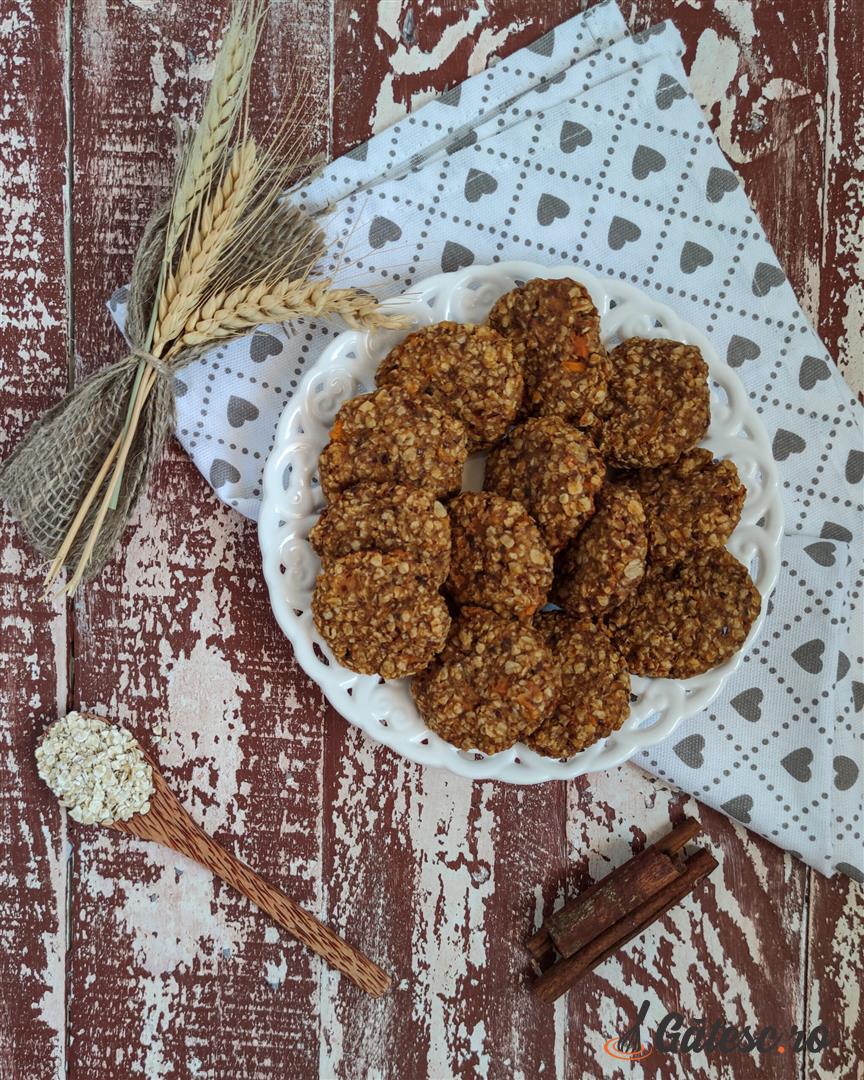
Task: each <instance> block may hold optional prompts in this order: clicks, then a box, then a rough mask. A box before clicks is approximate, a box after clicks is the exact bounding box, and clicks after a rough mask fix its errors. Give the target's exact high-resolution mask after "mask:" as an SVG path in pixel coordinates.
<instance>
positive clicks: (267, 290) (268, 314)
mask: <svg viewBox="0 0 864 1080" xmlns="http://www.w3.org/2000/svg"><path fill="white" fill-rule="evenodd" d="M323 315H339V316H340V317H341V318H342V319H343V320H344V321H345V322H346V323H347V324H348V325H349V326H353V327H357V328H359V327H367V328H369V327H381V328H387V329H400V328H402V327H404V326H405V325H406V320H405V318H404V317H403V316H402V315H398V314H385V313H383V312H382V311H381V310H380V308H379V306H378V302H377V300H375V298H374V297H372V296H369V295H367V294H365V293H360V292H357V291H356V290H355V289H334V288H332V282H331V281H330V279H329V278H322V279H320V280H315V281H309V280H307V279H301V280H297V281H282V282H276V283H273V284H271V283H268V282H266V281H265V282H263V283H261V284H259V285H241V286H239V287H238V288H236V289H233V290H232V291H231V292H227V293H225V292H223V293H219V294H217V295H216V296H214V297H212V299H210V300H208V301H207V302H206V303H205V304H203V305H202V306H201V308H199V310H198V311H196V312H195V313H194V314H193V315H191V316H190V317H189V319H188V320H187V322H186V327H185V330H184V332H183V334H182V336H180V337H179V338H178V339H177V341H176V343H175V345H174V347H173V348H172V350H171V351H172V352H174V351H175V350H177V351H179V350H181V349H189V348H194V347H195V346H197V345H203V344H205V343H207V342H208V341H220V340H223V339H225V338H229V337H234V336H235V335H236V334H240V333H242V332H243V331H244V330H251V329H253V328H254V327H256V326H261V325H262V324H265V323H278V322H285V321H286V320H288V319H297V318H301V317H303V316H311V317H316V316H319V317H320V316H323Z"/></svg>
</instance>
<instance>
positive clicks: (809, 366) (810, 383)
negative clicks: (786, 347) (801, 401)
mask: <svg viewBox="0 0 864 1080" xmlns="http://www.w3.org/2000/svg"><path fill="white" fill-rule="evenodd" d="M830 378H831V371H830V369H829V367H828V365H827V364H826V363H825V361H824V360H823V359H822V357H821V356H805V357H804V359H803V360H802V361H801V369H800V371H799V372H798V385H799V386H800V387H801V389H802V390H812V389H813V387H814V386H815V385H816V383H817V382H820V381H822V380H823V379H830Z"/></svg>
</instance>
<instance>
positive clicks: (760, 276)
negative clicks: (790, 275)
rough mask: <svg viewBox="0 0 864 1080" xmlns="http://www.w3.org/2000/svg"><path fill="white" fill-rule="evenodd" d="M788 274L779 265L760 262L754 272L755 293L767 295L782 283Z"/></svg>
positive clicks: (756, 294)
mask: <svg viewBox="0 0 864 1080" xmlns="http://www.w3.org/2000/svg"><path fill="white" fill-rule="evenodd" d="M785 280H786V275H785V274H784V273H783V271H782V270H781V269H780V267H779V266H771V264H770V263H764V262H760V263H758V264H757V266H756V269H755V271H754V272H753V285H752V288H753V295H754V296H767V295H768V293H769V292H771V290H772V289H775V288H776V287H777V286H778V285H782V284H783V282H784V281H785Z"/></svg>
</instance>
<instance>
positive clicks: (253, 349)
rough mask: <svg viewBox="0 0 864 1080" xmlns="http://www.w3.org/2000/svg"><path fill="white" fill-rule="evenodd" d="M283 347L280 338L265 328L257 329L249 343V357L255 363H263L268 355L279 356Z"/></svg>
mask: <svg viewBox="0 0 864 1080" xmlns="http://www.w3.org/2000/svg"><path fill="white" fill-rule="evenodd" d="M282 349H283V345H282V342H281V341H280V340H279V338H277V337H274V336H273V335H272V334H267V333H265V332H264V331H263V330H256V332H255V333H254V334H253V335H252V340H251V342H250V343H249V357H250V359H251V360H252V363H253V364H263V363H264V361H265V360H266V359H267V358H268V357H270V356H278V355H279V353H281V352H282Z"/></svg>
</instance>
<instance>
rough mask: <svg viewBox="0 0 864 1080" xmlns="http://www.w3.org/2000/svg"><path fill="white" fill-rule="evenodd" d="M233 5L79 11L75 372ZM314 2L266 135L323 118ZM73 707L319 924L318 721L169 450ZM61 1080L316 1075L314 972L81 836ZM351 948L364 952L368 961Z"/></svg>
mask: <svg viewBox="0 0 864 1080" xmlns="http://www.w3.org/2000/svg"><path fill="white" fill-rule="evenodd" d="M227 7H228V5H227V4H220V5H218V6H217V7H213V6H211V7H210V8H208V9H203V8H202V7H201V5H199V4H196V3H193V2H192V0H184V2H182V3H179V4H176V5H171V6H170V7H168V8H166V7H164V6H163V5H152V4H143V3H142V4H128V3H123V2H120V0H111V2H109V3H107V4H104V3H101V2H97V0H91V2H89V3H83V4H82V5H80V7H79V6H78V5H76V7H75V10H74V21H73V65H74V66H73V80H74V93H75V99H76V134H75V149H74V158H75V174H76V183H75V205H74V222H75V255H76V262H75V279H74V300H75V311H76V327H77V347H78V352H79V354H80V357H81V364H80V367H81V369H82V370H89V369H90V368H92V366H94V365H95V364H97V363H102V362H104V361H105V360H107V359H108V358H109V357H110V356H111V355H112V354H113V353H115V352H116V349H117V347H118V345H119V341H118V337H117V333H116V330H115V329H114V328H113V327H112V326H111V325H110V323H109V320H108V318H107V315H106V314H105V312H104V300H105V297H106V296H107V295H108V293H109V292H110V291H111V290H112V288H113V287H114V286H115V285H116V284H117V283H118V282H120V281H122V280H124V279H125V278H126V277H127V276H128V274H129V269H130V262H131V254H132V250H133V246H134V242H135V239H136V237H137V235H138V233H139V231H140V228H141V225H142V223H143V220H144V217H145V215H146V213H147V212H148V211H149V209H150V207H151V206H152V204H153V202H154V201H155V198H156V196H157V193H161V191H162V190H164V183H165V181H166V179H167V177H168V174H169V171H170V146H171V143H172V140H173V135H172V131H171V127H170V118H171V116H172V115H174V114H178V113H179V114H181V115H183V116H184V117H192V116H194V114H195V112H196V110H197V108H198V105H199V103H200V100H201V96H202V93H203V92H204V90H205V89H206V79H207V77H208V76H209V71H210V67H209V64H210V60H211V58H212V56H213V53H214V49H215V46H216V43H217V37H218V27H219V26H220V24H221V21H222V19H223V17H224V14H225V11H226V10H227ZM328 25H329V21H328V12H327V6H326V4H325V3H319V4H313V5H309V4H305V3H302V2H301V0H287V2H282V3H276V4H274V5H273V14H272V30H273V32H272V33H271V34H270V35H269V36H267V37H266V39H265V43H264V48H263V50H262V53H261V55H260V57H259V61H258V65H259V72H260V77H256V81H255V86H256V110H257V112H256V115H257V117H258V118H259V120H261V121H262V122H266V121H267V120H269V119H271V118H272V117H273V116H274V115H275V116H278V115H279V112H280V107H281V106H280V102H281V100H282V95H283V92H284V90H285V89H286V85H287V87H288V89H290V85H291V80H292V72H293V70H295V69H299V68H300V67H301V66H302V67H303V68H304V69H305V70H307V71H309V73H310V76H311V77H312V79H313V86H312V90H313V91H314V93H313V95H312V96H310V98H309V101H308V104H307V115H308V121H309V124H310V127H311V128H312V131H313V135H314V136H315V137H316V138H317V139H318V143H319V145H318V146H316V147H315V149H321V150H323V149H325V146H324V144H323V141H322V140H321V138H320V132H321V130H322V129H323V128H326V117H327V110H328V98H327V89H328V79H327V63H328ZM75 659H76V687H75V696H76V701H78V702H80V703H81V704H82V705H85V706H87V707H97V706H102V707H104V708H106V710H107V711H109V712H110V713H113V714H114V715H116V716H119V717H120V718H121V719H122V720H123V721H125V722H127V723H129V724H130V726H132V728H133V729H134V730H135V731H136V732H137V733H138V734H139V736H140V737H142V739H143V740H145V741H149V735H148V728H149V726H150V723H151V721H152V720H153V719H154V718H156V719H159V720H161V721H163V722H164V724H165V727H166V728H167V729H168V730H169V732H170V733H171V734H170V737H169V739H168V740H167V742H166V743H165V744H164V745H163V746H162V747H160V748H157V751H156V752H157V753H158V755H159V757H160V759H161V760H162V761H163V762H165V763H166V764H167V766H168V768H167V772H168V775H169V777H170V778H171V779H172V781H173V782H174V784H175V786H176V789H177V791H178V792H179V793H180V794H181V796H182V797H183V798H184V801H185V802H186V804H187V805H188V806H189V807H190V809H191V810H192V812H193V814H194V815H195V816H196V818H197V819H198V820H200V821H201V822H202V823H203V824H204V825H205V827H207V828H208V829H209V830H210V831H212V832H214V833H215V834H216V835H217V837H220V838H221V839H223V840H224V842H226V843H231V844H232V845H234V847H235V850H237V851H238V852H239V854H240V855H241V856H242V857H244V858H245V859H247V861H249V862H250V863H251V864H252V865H254V866H255V868H256V869H258V870H260V871H261V872H262V873H263V874H265V875H266V876H268V877H269V878H270V879H272V880H273V881H274V882H275V883H276V884H278V885H279V886H280V887H282V888H284V889H285V890H286V891H287V892H288V893H289V894H290V895H292V896H294V897H295V898H296V899H298V900H299V901H301V902H303V903H305V904H307V905H308V906H310V907H311V908H312V909H313V910H317V909H318V908H319V906H320V890H321V884H320V874H319V867H320V828H321V824H320V820H321V803H320V770H321V731H320V727H321V715H322V710H321V707H320V699H319V696H318V694H317V692H316V691H315V690H314V688H312V687H311V686H310V684H309V683H308V682H307V681H305V680H302V681H301V680H300V679H299V678H298V676H297V672H296V669H295V666H294V664H293V662H292V659H291V656H290V652H289V650H288V647H287V645H286V643H285V641H284V638H283V637H282V635H281V633H280V632H279V631H278V629H277V627H276V625H275V622H274V620H273V619H272V616H271V614H270V611H269V604H268V601H267V597H266V592H265V589H264V584H263V581H262V579H261V572H260V556H259V552H258V546H257V538H256V534H255V529H254V527H253V526H252V525H251V524H249V523H248V522H245V521H243V520H242V519H240V518H239V517H237V516H236V515H235V514H233V513H231V512H230V511H228V510H227V509H226V508H225V507H223V506H221V505H220V504H218V502H217V500H216V499H215V497H214V496H213V495H212V493H210V492H209V491H208V490H207V488H206V486H205V484H204V482H203V481H202V480H201V479H200V477H199V476H198V474H197V472H196V471H195V470H194V468H193V467H192V465H191V464H190V463H189V462H188V461H187V460H186V459H185V457H184V456H183V455H182V454H181V453H180V452H179V450H178V449H177V448H176V447H174V448H172V449H171V450H170V451H169V452H168V453H167V454H166V458H165V460H164V462H163V463H162V466H161V467H160V468H159V470H158V471H157V475H156V476H155V477H154V480H153V484H152V487H151V494H150V500H145V502H144V504H143V505H142V506H141V507H140V510H139V513H138V516H137V518H136V521H135V523H134V525H133V527H132V529H130V530H129V532H128V534H127V537H126V542H125V544H124V548H123V551H122V553H121V554H120V556H119V558H118V559H117V560H115V561H114V562H113V563H112V564H111V565H110V566H109V567H108V568H107V570H106V571H105V573H103V574H102V575H101V577H100V578H99V580H98V581H97V582H96V583H94V584H93V585H92V586H89V587H88V588H87V589H86V590H85V591H84V592H83V594H82V596H81V598H80V600H79V601H78V603H77V605H76V637H75ZM73 843H74V848H75V873H74V881H73V907H72V913H71V942H70V949H71V961H70V972H69V980H70V981H69V996H70V1002H71V1006H70V1029H71V1037H72V1054H71V1058H70V1072H69V1075H70V1076H71V1077H73V1078H75V1077H81V1078H84V1077H86V1078H87V1080H99V1078H102V1077H104V1078H105V1080H108V1078H114V1077H116V1076H117V1075H118V1074H123V1075H146V1076H153V1077H156V1076H159V1077H162V1076H166V1077H167V1076H172V1077H173V1076H178V1077H185V1076H192V1075H195V1076H198V1077H229V1076H230V1077H235V1076H243V1077H249V1078H263V1077H273V1076H275V1075H280V1074H281V1075H290V1076H309V1075H313V1074H314V1071H315V1069H316V1067H317V1059H318V1039H317V1028H316V1025H315V1023H314V1022H313V1023H310V1022H309V1021H310V1016H314V1008H315V1003H316V1001H317V994H318V981H319V966H320V965H319V962H318V961H317V959H314V958H312V956H311V955H310V954H309V953H308V952H306V950H304V949H303V948H302V947H301V946H299V945H297V944H295V943H293V942H290V941H288V940H287V938H286V937H284V936H282V935H281V934H280V933H279V932H277V931H276V929H275V928H274V927H272V926H270V925H269V923H268V921H267V920H266V918H265V917H263V916H260V915H259V914H257V913H256V912H254V911H253V910H252V909H251V908H250V907H249V905H248V904H247V903H246V902H245V901H243V900H240V899H239V898H237V897H236V896H234V895H233V894H231V893H229V892H228V890H227V889H225V888H222V887H221V886H220V885H218V884H217V883H214V882H213V881H212V880H211V878H210V876H209V875H208V874H207V873H205V872H204V871H201V870H199V869H198V868H196V867H194V866H193V865H191V864H189V863H186V862H184V861H182V860H180V859H179V858H174V857H173V856H171V855H170V854H167V853H164V852H162V851H160V849H158V848H155V847H149V848H148V847H146V846H145V845H141V844H135V843H132V842H129V841H126V840H125V839H123V838H119V837H114V836H110V835H108V834H107V833H106V834H102V835H100V834H98V833H94V832H93V831H92V830H90V831H88V830H85V829H76V830H75V831H74V833H73ZM361 944H362V943H361Z"/></svg>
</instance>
